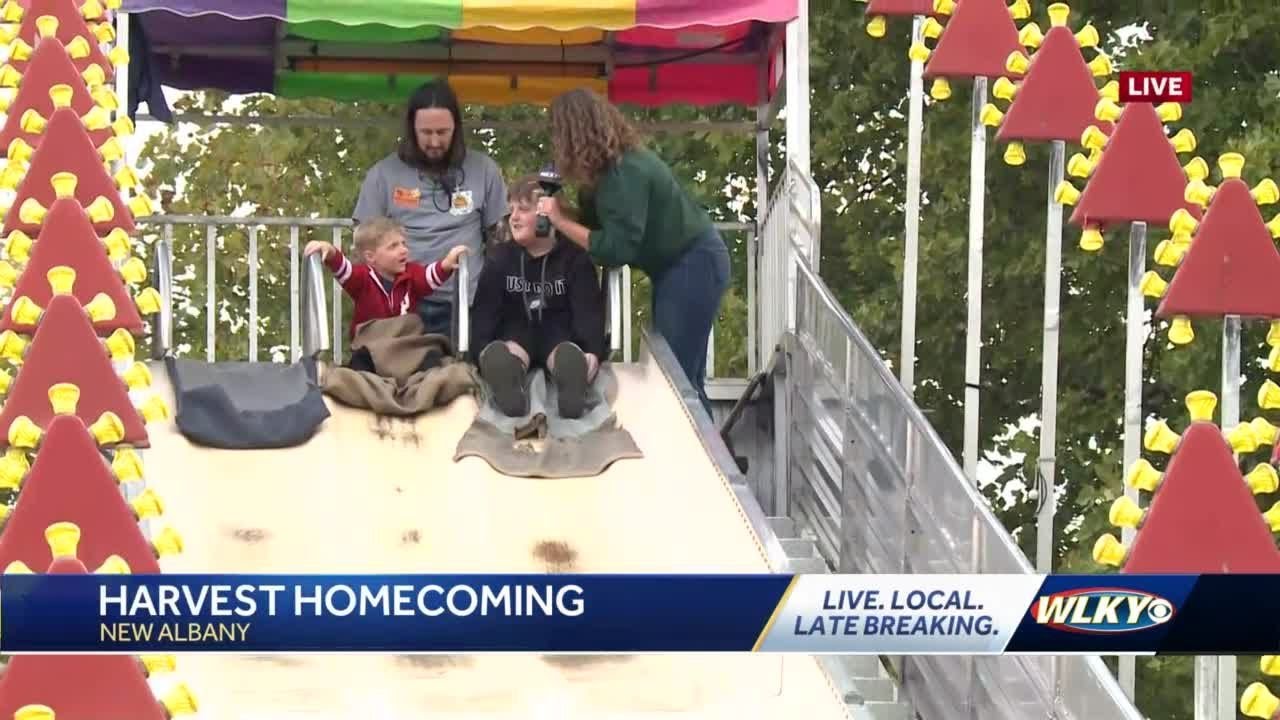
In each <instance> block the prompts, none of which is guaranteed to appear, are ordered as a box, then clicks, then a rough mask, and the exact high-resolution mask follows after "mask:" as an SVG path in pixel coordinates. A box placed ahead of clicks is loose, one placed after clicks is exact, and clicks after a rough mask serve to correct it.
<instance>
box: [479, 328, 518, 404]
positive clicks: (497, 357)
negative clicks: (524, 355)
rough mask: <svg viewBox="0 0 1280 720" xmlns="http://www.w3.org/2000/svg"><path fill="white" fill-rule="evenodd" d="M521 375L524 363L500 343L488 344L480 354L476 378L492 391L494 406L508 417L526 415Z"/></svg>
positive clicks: (504, 344)
mask: <svg viewBox="0 0 1280 720" xmlns="http://www.w3.org/2000/svg"><path fill="white" fill-rule="evenodd" d="M524 372H525V371H524V363H522V362H520V358H518V357H516V356H515V355H512V354H511V350H510V349H508V348H507V345H506V343H504V342H500V341H496V342H491V343H489V345H488V347H486V348H485V349H484V350H482V351H481V352H480V377H482V378H484V381H485V382H486V383H488V384H489V387H491V388H493V399H494V402H495V403H496V404H497V405H498V409H499V410H501V411H502V412H503V414H504V415H507V416H508V417H524V416H525V415H527V414H528V412H529V396H528V395H527V394H525V391H524Z"/></svg>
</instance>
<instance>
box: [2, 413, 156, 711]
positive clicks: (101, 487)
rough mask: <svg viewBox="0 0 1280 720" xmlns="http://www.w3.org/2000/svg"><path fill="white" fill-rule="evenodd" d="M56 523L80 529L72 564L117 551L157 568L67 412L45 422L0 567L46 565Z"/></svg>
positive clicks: (140, 565)
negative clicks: (47, 532) (48, 533)
mask: <svg viewBox="0 0 1280 720" xmlns="http://www.w3.org/2000/svg"><path fill="white" fill-rule="evenodd" d="M58 522H70V523H75V524H76V525H77V526H79V527H80V529H81V532H82V534H81V541H80V544H79V549H78V552H77V557H78V559H77V560H76V562H78V563H80V567H82V568H83V567H85V566H88V567H100V566H101V565H102V563H104V562H105V561H106V559H107V558H109V557H111V556H112V555H119V556H120V557H122V558H124V560H125V562H127V563H128V564H129V569H130V571H131V572H133V573H136V574H156V573H159V572H160V563H159V562H158V561H157V560H156V554H155V551H154V550H153V549H152V547H151V543H149V542H148V541H147V539H146V538H145V537H144V536H143V534H142V530H141V528H140V527H139V526H138V520H137V516H136V515H135V514H134V511H133V509H132V508H131V507H130V506H129V505H128V503H126V502H125V499H124V495H123V494H122V493H121V492H120V484H119V482H118V481H117V480H116V478H115V476H114V475H112V474H111V470H110V468H108V466H107V463H106V461H105V460H104V458H103V456H102V453H101V452H99V450H98V446H97V443H96V442H95V441H94V439H93V436H92V435H90V434H89V430H88V428H86V427H85V424H84V422H83V421H81V420H80V419H79V418H77V417H75V416H72V415H60V416H58V417H55V418H54V419H53V420H52V421H51V422H50V423H49V430H48V432H47V433H46V435H45V437H44V439H43V441H42V443H41V445H40V452H38V453H36V456H35V462H34V463H32V465H31V470H30V472H29V473H28V474H27V477H26V479H25V480H24V481H23V484H22V490H21V492H20V493H19V495H18V504H17V507H15V508H14V511H13V514H12V515H11V516H10V517H9V519H8V521H7V522H6V523H5V528H4V533H3V534H0V567H8V566H9V563H11V562H13V561H15V560H21V561H22V562H24V563H26V565H27V567H31V568H42V567H48V566H49V564H50V563H51V562H53V556H52V552H51V551H50V549H49V544H48V542H47V541H46V539H45V535H44V533H45V529H46V528H48V527H49V526H50V525H53V524H54V523H58ZM69 559H70V558H68V560H69ZM0 717H3V716H0Z"/></svg>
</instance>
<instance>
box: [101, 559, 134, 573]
mask: <svg viewBox="0 0 1280 720" xmlns="http://www.w3.org/2000/svg"><path fill="white" fill-rule="evenodd" d="M94 572H96V573H97V574H99V575H129V574H131V573H132V572H133V571H132V570H131V569H130V568H129V562H128V561H127V560H125V559H124V558H122V557H120V556H119V555H112V556H111V557H108V558H107V559H106V560H103V561H102V564H101V565H99V566H98V569H97V570H95V571H94Z"/></svg>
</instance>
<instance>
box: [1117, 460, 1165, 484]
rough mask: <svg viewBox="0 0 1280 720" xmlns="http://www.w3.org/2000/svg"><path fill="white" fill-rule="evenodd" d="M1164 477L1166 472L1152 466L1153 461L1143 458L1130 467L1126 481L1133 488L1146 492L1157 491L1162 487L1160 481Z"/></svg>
mask: <svg viewBox="0 0 1280 720" xmlns="http://www.w3.org/2000/svg"><path fill="white" fill-rule="evenodd" d="M1163 479H1164V473H1162V472H1160V471H1159V470H1156V469H1155V468H1154V467H1152V465H1151V463H1149V462H1147V461H1146V460H1145V459H1143V458H1138V461H1137V462H1135V463H1134V464H1133V467H1131V468H1129V473H1128V474H1127V475H1125V478H1124V482H1125V484H1126V485H1128V486H1129V487H1131V488H1136V489H1138V490H1143V491H1145V492H1155V491H1156V488H1158V487H1160V481H1161V480H1163Z"/></svg>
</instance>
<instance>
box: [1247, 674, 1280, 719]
mask: <svg viewBox="0 0 1280 720" xmlns="http://www.w3.org/2000/svg"><path fill="white" fill-rule="evenodd" d="M1277 709H1280V698H1278V697H1276V696H1275V695H1273V694H1272V693H1271V691H1270V690H1268V689H1267V686H1266V685H1263V684H1262V683H1260V682H1255V683H1250V684H1249V687H1247V688H1245V689H1244V692H1243V693H1241V695H1240V712H1241V713H1243V714H1244V715H1247V716H1249V717H1253V718H1263V720H1271V717H1272V716H1273V715H1275V714H1276V710H1277Z"/></svg>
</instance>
